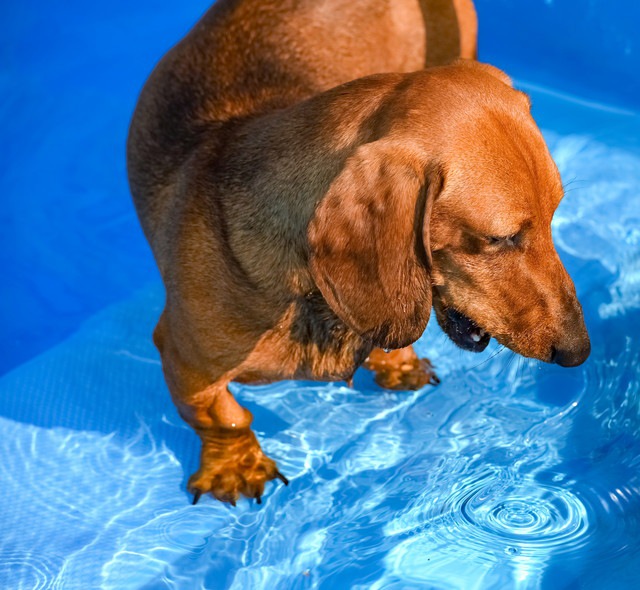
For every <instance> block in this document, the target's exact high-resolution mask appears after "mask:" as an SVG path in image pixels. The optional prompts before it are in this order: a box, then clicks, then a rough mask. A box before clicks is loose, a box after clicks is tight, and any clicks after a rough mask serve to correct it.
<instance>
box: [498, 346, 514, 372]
mask: <svg viewBox="0 0 640 590" xmlns="http://www.w3.org/2000/svg"><path fill="white" fill-rule="evenodd" d="M510 352H511V358H509V360H508V361H507V363H506V364H505V366H504V367H502V369H500V371H499V372H498V374H497V375H496V377H500V375H502V373H504V371H505V369H508V368H509V367H510V366H511V363H513V359H514V358H516V353H515V352H513V350H512V351H510Z"/></svg>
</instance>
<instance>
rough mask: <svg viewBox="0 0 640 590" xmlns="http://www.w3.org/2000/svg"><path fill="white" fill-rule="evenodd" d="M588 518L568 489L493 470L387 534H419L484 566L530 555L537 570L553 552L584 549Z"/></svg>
mask: <svg viewBox="0 0 640 590" xmlns="http://www.w3.org/2000/svg"><path fill="white" fill-rule="evenodd" d="M443 496H444V497H443ZM590 513H592V512H591V511H590V509H589V508H588V506H587V505H586V504H585V503H584V502H583V501H582V500H581V499H580V498H579V497H578V496H577V495H576V494H574V493H573V492H572V491H571V490H569V489H568V488H567V487H559V486H554V485H552V484H547V483H540V482H537V481H535V480H533V479H532V478H526V477H525V478H521V477H518V476H516V475H514V474H512V473H510V472H509V471H508V470H506V469H498V468H495V469H485V470H483V472H482V473H481V474H476V475H475V476H473V477H467V478H464V479H462V480H461V481H459V482H457V483H456V484H455V485H454V486H453V488H452V489H449V490H446V491H445V492H444V494H443V495H441V496H440V500H438V498H437V497H436V498H434V499H433V500H432V501H430V502H429V503H428V504H427V505H426V506H423V507H422V508H421V509H420V508H418V507H417V506H416V507H415V508H414V509H413V510H411V511H410V512H409V513H408V514H406V515H404V517H401V518H400V519H397V520H395V521H394V522H392V523H390V524H389V525H388V527H387V533H388V534H390V535H405V534H408V535H410V536H411V537H412V538H415V536H416V535H417V536H419V537H422V538H423V540H425V541H427V542H428V544H429V545H431V546H434V547H436V546H437V547H448V549H447V552H451V551H454V552H456V553H458V554H460V555H465V556H466V557H467V558H471V559H473V558H474V556H476V558H478V559H479V560H481V561H486V560H487V559H490V560H491V561H496V560H499V559H504V556H505V555H506V556H510V557H513V556H526V557H528V558H530V566H532V567H535V565H536V563H537V564H539V565H541V566H542V565H543V564H544V563H545V561H546V559H547V557H548V556H549V555H550V554H551V553H553V554H554V555H557V554H559V553H566V552H572V551H575V550H577V549H579V548H580V547H583V546H584V544H585V543H586V542H587V539H588V537H589V535H590V534H591V532H592V527H590V523H589V514H590ZM491 556H493V557H491Z"/></svg>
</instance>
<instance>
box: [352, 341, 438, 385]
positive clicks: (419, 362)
mask: <svg viewBox="0 0 640 590" xmlns="http://www.w3.org/2000/svg"><path fill="white" fill-rule="evenodd" d="M364 366H365V368H367V369H369V370H371V371H373V372H374V374H375V375H374V379H375V382H376V383H377V384H378V385H380V387H384V388H385V389H396V390H405V391H406V390H415V389H420V388H421V387H424V386H425V385H437V384H438V383H440V379H438V376H437V375H436V373H435V371H434V369H433V365H432V364H431V361H430V360H429V359H421V358H418V356H417V355H416V354H415V352H414V351H413V348H411V347H407V348H402V349H399V350H392V351H390V352H388V353H387V352H384V351H383V350H380V349H375V350H373V351H372V352H371V354H370V355H369V358H368V359H367V360H366V361H365V364H364Z"/></svg>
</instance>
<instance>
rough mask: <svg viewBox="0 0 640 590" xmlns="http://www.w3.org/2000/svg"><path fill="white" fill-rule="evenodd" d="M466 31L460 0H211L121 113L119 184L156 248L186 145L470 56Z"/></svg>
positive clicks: (471, 41)
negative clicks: (123, 173) (130, 113)
mask: <svg viewBox="0 0 640 590" xmlns="http://www.w3.org/2000/svg"><path fill="white" fill-rule="evenodd" d="M475 37H476V21H475V12H474V9H473V4H472V3H471V1H470V0H393V1H391V0H388V1H384V0H383V1H381V0H285V1H275V0H220V1H219V2H217V3H216V4H215V5H214V6H213V7H212V8H211V9H209V11H208V12H207V13H206V14H205V15H204V16H203V18H202V19H201V20H200V22H198V23H197V24H196V26H195V27H194V28H193V29H192V31H191V32H190V33H189V35H187V37H185V38H184V39H183V40H182V41H181V42H180V43H179V44H178V45H177V46H175V47H174V48H173V49H172V50H171V51H170V52H169V53H168V54H167V55H166V56H165V57H164V58H163V60H162V61H161V62H160V63H159V64H158V66H157V67H156V69H155V70H154V72H153V73H152V75H151V77H150V78H149V80H148V81H147V84H146V85H145V87H144V89H143V91H142V93H141V96H140V99H139V102H138V106H137V108H136V112H135V114H134V117H133V120H132V124H131V129H130V135H129V140H128V145H127V159H128V172H129V180H130V185H131V191H132V195H133V198H134V202H135V204H136V208H137V209H138V213H139V215H140V218H141V222H142V226H143V228H144V230H145V233H146V235H147V237H148V238H149V240H150V242H151V245H152V247H153V248H154V251H155V253H156V257H159V258H162V256H161V255H160V256H159V252H158V251H157V250H158V247H157V244H156V241H157V240H156V238H157V236H156V235H155V234H156V233H157V230H158V228H159V227H161V226H162V225H163V224H162V223H161V220H162V218H163V217H166V215H167V212H168V210H169V209H168V205H167V203H168V201H170V200H171V199H172V197H173V196H174V195H175V193H176V185H177V184H179V173H180V170H181V167H182V165H183V164H184V163H185V162H186V161H187V159H188V157H189V155H190V154H191V153H192V152H193V148H194V147H196V146H200V147H201V146H202V144H203V142H206V143H207V150H208V151H209V154H210V155H211V152H212V151H213V152H214V153H215V151H216V150H217V147H218V145H220V144H221V143H223V142H224V137H225V129H228V128H230V127H233V125H234V123H235V122H237V121H239V120H242V119H245V118H247V117H251V116H256V115H259V114H263V113H265V112H268V111H270V110H274V109H279V108H283V107H286V106H289V105H291V104H294V103H296V102H299V101H300V100H303V99H305V98H307V97H309V96H312V95H314V94H317V93H319V92H322V91H324V90H326V89H328V88H331V87H334V86H337V85H339V84H342V83H344V82H348V81H350V80H353V79H356V78H359V77H362V76H367V75H369V74H374V73H381V72H410V71H414V70H418V69H421V68H423V67H424V66H425V65H427V64H436V63H446V62H447V61H451V60H453V59H455V58H457V57H460V56H462V57H470V58H471V57H475ZM427 47H428V49H427ZM159 262H160V260H159Z"/></svg>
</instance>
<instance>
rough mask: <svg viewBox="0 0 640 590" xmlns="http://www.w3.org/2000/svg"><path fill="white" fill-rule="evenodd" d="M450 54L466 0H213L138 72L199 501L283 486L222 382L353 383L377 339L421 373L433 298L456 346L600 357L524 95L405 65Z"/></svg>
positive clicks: (408, 369)
mask: <svg viewBox="0 0 640 590" xmlns="http://www.w3.org/2000/svg"><path fill="white" fill-rule="evenodd" d="M421 15H426V23H427V24H425V20H423V19H422V18H421ZM433 22H437V23H439V25H438V27H436V29H435V30H436V31H437V32H436V33H434V32H433V31H434V29H433ZM429 23H431V24H429ZM461 25H462V26H461ZM425 38H426V43H425ZM432 42H435V43H439V45H437V46H434V48H433V50H432ZM459 55H462V56H463V57H473V56H474V55H475V16H474V13H473V6H472V5H471V4H470V2H468V1H463V0H460V1H455V2H453V3H452V2H450V1H448V2H445V1H438V2H435V1H427V2H422V3H419V2H417V1H410V0H406V1H405V0H403V1H400V0H398V1H395V2H393V3H391V2H389V3H380V2H377V1H374V0H371V1H367V0H358V1H354V0H351V1H350V2H346V1H344V0H325V1H318V0H306V1H305V0H300V1H298V2H278V3H276V2H265V1H260V2H257V1H256V2H251V1H249V0H245V1H242V0H238V1H226V2H225V1H221V2H218V3H217V4H216V5H215V6H214V7H213V8H212V9H210V11H209V12H208V13H207V14H206V15H205V16H204V18H203V19H202V20H201V21H200V22H199V23H198V24H197V25H196V27H195V28H194V29H193V30H192V31H191V33H190V34H189V35H188V36H187V37H186V38H185V39H184V40H183V41H182V42H181V43H180V44H179V45H177V46H176V47H175V48H174V49H173V50H172V51H171V52H170V53H169V54H168V55H167V56H166V57H165V58H164V59H163V60H162V62H161V63H160V64H159V65H158V66H157V68H156V69H155V71H154V72H153V74H152V76H151V78H150V79H149V81H148V82H147V85H146V86H145V88H144V90H143V92H142V95H141V97H140V101H139V103H138V107H137V109H136V113H135V115H134V118H133V122H132V126H131V132H130V137H129V143H128V167H129V178H130V184H131V189H132V193H133V197H134V200H135V204H136V207H137V209H138V212H139V215H140V219H141V222H142V225H143V228H144V230H145V233H146V235H147V237H148V239H149V241H150V243H151V246H152V249H153V251H154V254H155V256H156V260H157V262H158V265H159V267H160V271H161V273H162V276H163V280H164V282H165V286H166V291H167V298H166V307H165V310H164V312H163V314H162V316H161V318H160V321H159V323H158V326H157V328H156V331H155V333H154V340H155V342H156V344H157V346H158V348H159V350H160V352H161V355H162V361H163V368H164V372H165V377H166V380H167V383H168V385H169V389H170V391H171V394H172V396H173V399H174V401H175V403H176V405H177V407H178V409H179V411H180V413H181V415H182V416H183V418H184V419H185V420H186V421H187V422H188V423H189V424H191V425H192V426H193V427H194V429H195V430H196V431H197V433H198V434H199V436H200V437H201V440H202V455H201V464H200V469H199V470H198V472H197V473H195V474H194V475H193V476H192V477H191V479H190V481H189V488H190V489H191V490H192V491H193V493H194V494H195V501H197V499H198V498H199V496H200V494H201V493H204V492H210V493H212V494H213V495H214V496H215V497H216V498H218V499H220V500H223V501H228V502H231V503H234V502H235V500H236V499H237V498H238V497H239V496H240V495H241V494H243V495H245V496H247V497H255V498H258V499H259V498H260V495H261V494H262V492H263V489H264V484H265V482H266V481H268V480H270V479H273V478H275V477H279V478H280V479H282V480H283V481H284V482H285V483H286V479H285V478H284V476H282V475H281V474H279V472H278V471H277V469H276V466H275V463H274V462H273V461H272V460H271V459H269V458H268V457H266V456H265V455H264V454H263V453H262V450H261V448H260V446H259V444H258V442H257V440H256V438H255V435H254V434H253V432H252V431H251V429H250V424H251V415H250V413H249V412H248V411H247V410H246V409H244V408H242V407H241V406H240V405H238V404H237V402H236V401H235V400H234V399H233V397H232V396H231V394H230V393H229V391H228V389H227V385H228V384H229V383H230V382H231V381H232V380H236V381H240V382H245V383H258V382H267V381H273V380H278V379H285V378H294V379H297V378H304V379H320V380H341V379H350V378H351V376H352V375H353V373H354V371H355V370H356V369H357V368H358V366H360V365H361V364H362V363H363V362H364V361H365V359H366V358H367V357H368V356H369V355H370V354H371V356H370V359H371V360H370V366H372V367H374V368H377V369H379V371H380V373H381V375H382V376H383V378H384V379H385V380H386V381H388V382H389V384H391V385H397V386H404V387H406V386H414V387H417V386H420V385H422V384H424V383H425V382H426V381H428V380H429V379H430V378H431V374H430V371H429V367H428V365H427V364H425V362H424V361H420V360H419V359H417V358H416V356H415V354H414V353H413V351H412V349H410V348H403V347H407V346H409V345H410V344H411V343H412V342H413V341H415V340H416V339H417V338H418V337H419V336H420V335H421V334H422V332H423V330H424V328H425V326H426V324H427V321H428V319H429V315H430V310H431V306H432V303H433V305H434V306H435V309H436V314H437V317H438V321H439V322H440V324H441V325H442V327H443V328H444V330H445V331H446V332H447V333H448V334H449V335H450V337H451V338H452V339H453V340H454V341H455V342H456V343H457V344H459V345H460V346H462V347H463V348H467V349H471V350H482V349H483V348H484V347H485V346H486V345H487V343H488V341H489V338H490V336H489V335H490V334H491V335H493V336H495V337H496V338H497V339H498V341H500V342H502V343H503V344H506V345H507V346H509V347H510V348H512V349H513V350H515V351H517V352H519V353H521V354H524V355H526V356H530V357H534V358H538V359H541V360H544V361H551V362H557V363H559V364H562V365H575V364H579V363H581V362H582V361H584V359H585V358H586V357H587V355H588V353H589V339H588V336H587V333H586V330H585V327H584V323H583V319H582V312H581V309H580V305H579V303H578V301H577V300H576V296H575V291H574V288H573V284H572V283H571V280H570V278H569V277H568V275H567V273H566V271H565V270H564V268H563V267H562V265H561V263H560V261H559V259H558V256H557V254H556V252H555V250H554V247H553V243H552V240H551V231H550V222H551V217H552V215H553V212H554V210H555V208H556V206H557V204H558V202H559V201H560V199H561V197H562V185H561V183H560V177H559V174H558V171H557V169H556V167H555V165H554V163H553V161H552V160H551V157H550V155H549V153H548V150H547V148H546V146H545V144H544V141H543V139H542V137H541V135H540V132H539V131H538V129H537V127H536V125H535V123H534V121H533V119H532V118H531V116H530V114H529V102H528V99H527V97H526V96H525V95H523V94H522V93H520V92H518V91H516V90H514V89H513V88H512V87H511V85H510V82H509V79H508V78H507V77H506V76H505V75H504V74H503V73H502V72H500V71H499V70H496V69H495V68H492V67H491V66H486V65H483V64H477V63H475V62H458V63H456V64H454V65H449V66H444V67H436V68H432V69H430V70H426V71H416V72H414V73H406V72H411V71H414V70H419V69H420V68H422V67H423V66H424V65H425V63H427V62H428V63H431V62H432V61H437V62H439V63H441V62H447V61H450V60H452V59H454V58H456V57H458V56H459ZM434 56H435V57H434ZM384 71H388V72H399V73H387V74H379V75H370V74H374V73H376V72H384ZM403 72H404V73H403ZM362 76H369V77H364V78H361V77H362ZM356 78H359V79H356ZM349 80H353V81H351V82H348V81H349ZM344 82H348V83H346V84H344V85H342V86H337V85H338V84H341V83H344ZM374 347H381V348H391V349H401V350H398V351H394V352H392V353H390V354H389V355H385V354H384V353H382V352H378V351H375V350H373V349H374ZM383 364H384V365H385V366H383Z"/></svg>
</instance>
